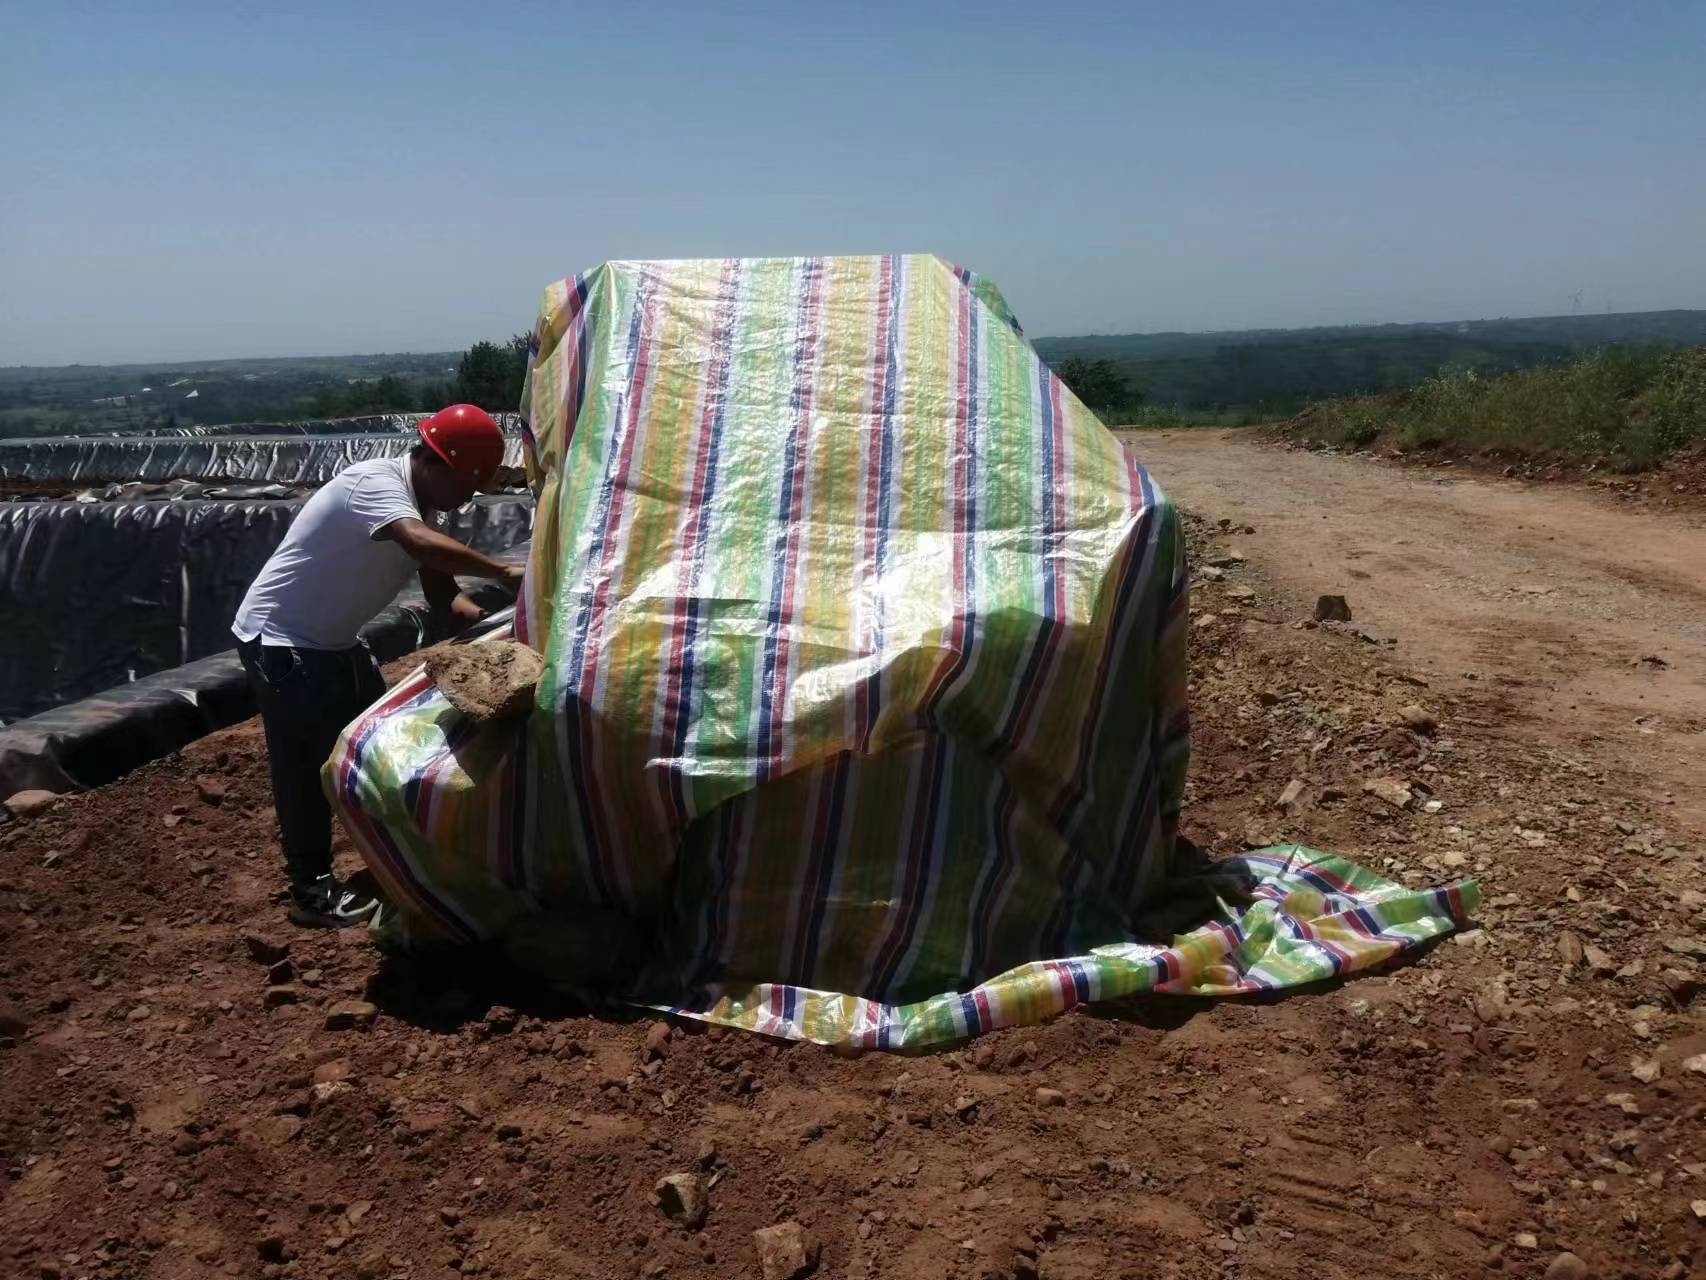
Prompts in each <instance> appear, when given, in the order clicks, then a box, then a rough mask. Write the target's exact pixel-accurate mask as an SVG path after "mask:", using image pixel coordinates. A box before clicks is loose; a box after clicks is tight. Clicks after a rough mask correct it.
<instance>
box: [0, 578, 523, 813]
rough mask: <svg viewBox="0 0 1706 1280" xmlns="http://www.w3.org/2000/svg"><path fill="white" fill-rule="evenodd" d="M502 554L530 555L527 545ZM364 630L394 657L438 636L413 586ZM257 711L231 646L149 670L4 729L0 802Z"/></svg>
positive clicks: (66, 784) (486, 588)
mask: <svg viewBox="0 0 1706 1280" xmlns="http://www.w3.org/2000/svg"><path fill="white" fill-rule="evenodd" d="M504 558H505V559H515V560H517V561H520V560H525V558H526V547H525V546H522V547H518V548H514V549H513V550H512V551H511V552H510V553H509V554H508V555H506V556H505V557H504ZM469 594H470V595H472V596H473V597H474V599H475V600H477V601H478V602H479V603H480V604H482V605H484V606H485V607H486V608H488V609H502V608H504V607H505V606H507V605H508V604H509V603H510V602H511V597H510V595H509V593H508V592H506V591H504V590H503V589H502V588H501V587H498V586H495V585H493V584H491V583H482V584H481V585H479V586H477V587H474V588H473V589H471V590H470V592H469ZM362 638H363V639H365V640H366V641H367V643H368V644H369V645H370V646H371V647H372V648H373V651H374V653H375V654H376V655H377V656H378V657H379V659H380V661H382V662H389V661H391V660H392V659H394V658H400V657H402V656H403V655H404V654H406V653H411V652H413V651H414V650H415V649H418V648H419V647H421V646H422V645H423V644H428V643H431V642H433V641H435V640H437V639H440V638H441V637H439V636H437V635H435V634H434V633H433V631H432V628H431V625H430V613H429V611H428V610H427V607H426V602H425V600H424V599H423V598H422V597H421V594H420V590H419V588H418V587H417V588H411V589H410V590H408V591H405V592H403V593H402V594H401V595H399V596H398V597H397V599H396V601H395V602H394V603H393V604H392V605H391V606H390V608H388V609H386V610H385V611H384V612H382V613H381V614H380V615H379V616H378V617H377V618H375V619H374V620H373V621H372V622H370V623H368V625H367V626H366V627H364V628H363V629H362ZM254 714H255V702H254V696H253V694H252V693H251V692H250V689H249V682H248V678H247V677H246V676H245V675H244V673H243V667H242V664H241V663H240V662H239V661H238V660H237V655H236V653H234V652H229V651H228V652H225V653H219V654H215V655H213V656H211V657H207V658H203V659H201V660H200V661H197V662H192V663H189V664H187V665H185V666H182V667H178V668H175V669H173V670H170V671H162V672H159V673H157V674H155V675H151V676H146V677H144V678H143V679H141V680H138V681H136V682H135V683H134V684H127V685H122V686H120V687H118V688H115V689H111V690H108V691H107V692H106V693H103V694H99V695H97V696H95V697H92V698H86V699H84V700H83V701H81V702H74V703H71V704H69V705H67V706H63V707H58V708H55V709H54V710H51V711H46V712H43V713H42V714H40V715H37V716H33V717H31V718H30V719H28V720H22V721H20V722H18V723H17V724H14V725H11V726H8V727H6V728H3V729H0V800H3V799H4V798H5V797H7V796H10V795H14V794H16V793H17V792H19V791H29V790H34V789H38V788H39V789H41V790H45V791H55V792H62V793H63V792H67V791H75V790H78V789H80V788H85V787H98V786H101V785H103V784H105V783H108V782H111V781H113V780H114V779H115V778H120V777H123V776H124V775H125V774H126V773H129V772H130V771H131V770H132V769H135V768H137V767H138V766H139V765H143V764H146V763H148V762H149V761H150V760H156V759H159V758H160V757H161V756H164V755H167V754H169V753H171V752H173V751H176V750H178V749H179V748H181V747H183V746H184V745H185V744H187V743H190V742H193V741H194V740H195V739H197V738H200V737H202V736H203V735H205V734H209V733H212V732H213V731H214V730H216V729H223V728H225V727H226V726H227V725H233V724H236V723H238V722H239V721H241V720H246V719H248V718H249V717H250V716H252V715H254Z"/></svg>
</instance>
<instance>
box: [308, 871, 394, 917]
mask: <svg viewBox="0 0 1706 1280" xmlns="http://www.w3.org/2000/svg"><path fill="white" fill-rule="evenodd" d="M378 907H379V899H377V898H375V897H372V896H370V895H369V894H365V893H362V892H360V891H359V890H356V889H351V888H350V887H348V886H347V885H342V884H339V883H338V881H337V878H336V877H335V876H330V875H325V876H321V877H320V878H319V879H318V880H316V881H314V883H313V884H310V885H297V886H293V887H292V888H291V890H290V906H289V908H288V910H287V914H288V915H289V916H290V918H291V920H292V921H293V922H294V923H296V924H302V925H309V926H311V927H314V928H320V929H345V928H348V927H349V926H350V925H355V924H366V923H367V922H368V921H369V920H370V919H371V918H372V916H373V913H374V912H375V911H376V910H377V909H378Z"/></svg>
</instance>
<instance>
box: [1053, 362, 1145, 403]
mask: <svg viewBox="0 0 1706 1280" xmlns="http://www.w3.org/2000/svg"><path fill="white" fill-rule="evenodd" d="M1054 371H1055V373H1056V374H1057V375H1058V376H1059V378H1060V380H1061V381H1062V382H1064V383H1065V384H1066V385H1067V386H1069V387H1071V388H1072V394H1073V395H1075V396H1077V397H1078V398H1079V399H1080V400H1082V401H1083V402H1084V403H1085V404H1087V405H1089V406H1090V408H1092V409H1130V408H1134V407H1136V406H1137V405H1140V404H1142V403H1143V392H1142V391H1141V390H1140V389H1138V388H1137V387H1134V386H1132V385H1131V382H1130V381H1129V380H1128V379H1127V378H1126V377H1125V375H1124V374H1122V373H1121V372H1120V371H1119V366H1117V365H1116V364H1115V363H1114V362H1113V361H1112V360H1090V359H1087V358H1085V357H1084V356H1068V357H1067V358H1066V359H1064V360H1062V361H1061V362H1060V363H1059V364H1058V365H1056V366H1055V370H1054Z"/></svg>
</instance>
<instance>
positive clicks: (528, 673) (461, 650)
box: [426, 640, 545, 724]
mask: <svg viewBox="0 0 1706 1280" xmlns="http://www.w3.org/2000/svg"><path fill="white" fill-rule="evenodd" d="M544 670H545V662H544V659H542V658H541V657H540V656H539V655H538V654H537V653H536V652H534V651H533V650H532V649H530V648H528V647H527V646H526V645H524V644H521V643H519V642H517V641H514V640H489V641H486V642H485V643H483V644H457V645H443V646H441V647H439V648H436V649H432V650H429V651H428V652H427V655H426V673H427V677H428V678H429V679H430V680H431V681H432V682H433V684H435V685H437V686H438V691H439V692H440V693H442V694H443V695H444V696H445V698H446V700H447V701H448V702H449V703H450V705H451V706H453V707H455V708H456V709H457V710H458V711H460V712H461V713H462V714H463V715H465V716H467V717H468V718H469V719H471V720H473V721H475V722H476V723H479V724H484V723H486V722H488V721H492V720H503V719H507V718H509V717H511V716H517V715H522V714H524V713H526V712H527V711H528V710H529V709H531V708H532V706H533V691H534V689H535V688H536V687H537V685H538V683H539V676H540V674H541V673H542V672H543V671H544Z"/></svg>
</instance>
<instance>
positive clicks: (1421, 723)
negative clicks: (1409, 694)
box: [1398, 702, 1439, 734]
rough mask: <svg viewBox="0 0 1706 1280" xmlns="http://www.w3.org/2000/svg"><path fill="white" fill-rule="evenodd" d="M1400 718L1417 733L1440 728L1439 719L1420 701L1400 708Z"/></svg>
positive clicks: (1429, 731) (1425, 732)
mask: <svg viewBox="0 0 1706 1280" xmlns="http://www.w3.org/2000/svg"><path fill="white" fill-rule="evenodd" d="M1398 718H1399V719H1400V720H1401V721H1403V722H1404V723H1405V724H1406V725H1408V726H1409V727H1410V728H1412V729H1414V730H1415V731H1416V732H1417V733H1423V734H1427V733H1432V732H1434V730H1436V729H1438V728H1439V721H1438V720H1436V719H1434V716H1433V713H1432V712H1431V711H1429V710H1428V709H1427V708H1426V707H1424V706H1422V704H1421V703H1419V702H1412V703H1409V704H1408V705H1407V706H1404V707H1402V708H1400V710H1399V712H1398Z"/></svg>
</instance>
